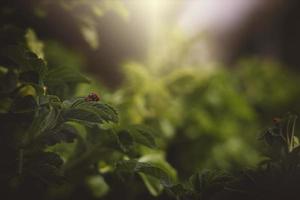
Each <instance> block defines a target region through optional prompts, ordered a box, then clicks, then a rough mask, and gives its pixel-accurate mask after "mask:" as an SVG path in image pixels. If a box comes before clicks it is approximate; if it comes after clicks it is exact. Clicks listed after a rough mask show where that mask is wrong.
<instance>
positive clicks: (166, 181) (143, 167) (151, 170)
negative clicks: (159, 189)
mask: <svg viewBox="0 0 300 200" xmlns="http://www.w3.org/2000/svg"><path fill="white" fill-rule="evenodd" d="M116 170H117V172H119V173H121V174H122V173H143V174H145V175H148V176H151V177H154V178H156V179H158V180H159V181H160V183H161V184H162V185H163V186H164V187H171V186H172V185H173V181H172V179H171V178H170V177H169V175H168V174H167V173H166V172H164V171H163V170H162V169H160V168H158V167H155V166H153V165H151V164H149V163H144V162H138V161H136V160H124V161H120V162H118V163H117V165H116Z"/></svg>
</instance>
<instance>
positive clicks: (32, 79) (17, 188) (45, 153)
mask: <svg viewBox="0 0 300 200" xmlns="http://www.w3.org/2000/svg"><path fill="white" fill-rule="evenodd" d="M25 35H26V34H25V31H22V30H19V29H17V28H15V27H12V26H4V27H2V29H1V31H0V41H1V51H0V61H1V63H0V65H1V68H0V70H1V71H0V85H1V88H0V103H1V109H0V121H1V122H0V127H1V138H0V152H1V153H0V154H1V158H2V159H1V161H0V166H1V172H0V184H1V195H3V196H6V195H7V196H8V197H7V198H9V199H14V198H15V199H19V198H20V197H22V198H25V197H27V198H34V199H42V198H54V199H55V197H57V196H60V195H62V193H61V191H59V186H61V185H65V186H66V185H68V183H71V182H75V183H76V182H83V180H84V179H85V178H86V177H87V176H95V175H97V176H101V175H103V174H104V173H105V171H106V172H107V171H109V172H111V173H115V172H117V173H118V174H120V175H121V174H124V173H121V172H124V171H126V173H139V174H141V175H143V176H150V177H154V178H156V179H158V180H161V181H160V182H161V184H163V185H167V184H170V182H169V181H168V180H167V179H169V176H168V174H167V173H165V172H164V171H163V170H161V169H160V168H158V167H155V166H154V165H153V164H150V163H144V162H138V161H137V160H138V158H139V157H140V156H141V152H140V151H139V148H140V147H141V146H145V147H148V148H155V147H156V143H155V139H154V137H153V134H152V133H151V131H150V130H148V129H147V128H145V127H143V126H138V125H136V126H128V125H127V126H126V127H120V126H119V125H118V121H119V117H118V113H117V111H116V110H115V109H114V108H113V107H111V106H110V105H108V104H106V103H104V102H102V101H99V97H97V96H95V95H96V94H91V95H89V96H87V97H76V98H71V99H66V100H62V99H61V98H60V97H59V96H56V95H53V94H51V93H50V91H55V88H57V85H59V86H62V87H65V88H67V87H68V86H69V85H70V86H72V85H75V84H77V83H80V82H87V81H88V80H87V79H86V78H84V77H83V76H82V75H80V74H79V73H78V72H74V71H71V70H68V69H66V68H55V69H51V68H50V69H48V67H47V64H46V61H45V60H44V59H42V58H41V57H38V56H37V54H35V53H34V52H33V50H32V49H31V48H30V45H28V40H27V39H26V38H25V37H24V36H25ZM103 168H106V170H104V169H103ZM107 169H108V170H107ZM69 185H70V184H69ZM74 189H76V188H73V190H74ZM73 190H72V188H71V191H68V190H64V191H63V193H64V195H68V194H66V193H69V195H70V194H71V193H72V191H73ZM100 195H103V194H100Z"/></svg>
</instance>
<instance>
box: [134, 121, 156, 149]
mask: <svg viewBox="0 0 300 200" xmlns="http://www.w3.org/2000/svg"><path fill="white" fill-rule="evenodd" d="M128 130H129V132H130V134H131V136H132V138H133V139H134V141H135V142H136V143H139V144H142V145H145V146H147V147H149V148H155V147H156V143H155V138H154V137H153V135H154V134H153V132H152V130H151V129H150V128H148V127H145V126H141V125H135V126H131V127H129V128H128Z"/></svg>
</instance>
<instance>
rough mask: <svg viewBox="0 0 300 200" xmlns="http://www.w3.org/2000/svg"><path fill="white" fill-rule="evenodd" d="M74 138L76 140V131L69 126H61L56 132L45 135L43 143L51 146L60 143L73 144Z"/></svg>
mask: <svg viewBox="0 0 300 200" xmlns="http://www.w3.org/2000/svg"><path fill="white" fill-rule="evenodd" d="M75 138H77V130H76V129H75V128H74V127H73V126H71V125H69V124H63V125H62V126H61V127H60V128H59V129H58V130H56V131H50V132H49V133H47V135H46V136H45V137H44V138H43V142H44V143H45V144H46V145H49V146H52V145H55V144H57V143H61V142H66V143H70V142H74V140H75Z"/></svg>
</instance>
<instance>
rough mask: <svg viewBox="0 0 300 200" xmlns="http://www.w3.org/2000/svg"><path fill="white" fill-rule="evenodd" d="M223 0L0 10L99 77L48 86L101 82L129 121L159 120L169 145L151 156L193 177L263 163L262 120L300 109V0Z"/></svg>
mask: <svg viewBox="0 0 300 200" xmlns="http://www.w3.org/2000/svg"><path fill="white" fill-rule="evenodd" d="M222 2H225V1H224V0H223V1H221V2H219V3H218V2H216V1H211V2H210V3H208V1H203V2H200V1H199V2H198V3H196V1H179V0H178V1H175V0H174V1H168V0H166V1H164V0H161V1H156V0H153V1H152V0H141V1H137V0H136V1H134V0H127V1H126V0H124V1H122V0H90V1H84V0H70V1H67V0H56V1H53V0H51V1H50V0H40V1H35V0H28V1H16V0H15V1H3V2H1V11H0V13H1V23H2V25H3V24H5V23H8V24H9V23H12V24H16V25H18V26H21V27H30V28H31V29H30V30H31V31H30V32H29V34H28V37H30V38H29V40H30V41H31V45H32V49H35V50H36V53H38V55H40V56H42V57H44V58H45V59H46V60H47V64H48V66H49V68H53V69H55V68H58V67H68V68H76V69H80V70H81V71H82V72H84V73H85V75H86V76H87V77H89V78H90V80H91V83H92V84H91V85H88V84H77V83H76V82H69V83H61V82H60V80H59V79H58V80H56V82H55V83H57V85H56V88H52V91H49V92H51V93H56V94H57V95H59V96H62V97H64V98H68V97H71V96H73V95H79V96H86V95H87V94H88V93H90V92H96V93H98V94H99V95H100V97H101V99H102V100H103V101H105V102H109V103H111V104H112V105H114V106H115V107H116V108H117V110H118V112H119V113H120V118H121V122H120V123H121V124H124V125H126V124H144V125H148V126H150V127H152V129H153V130H154V132H155V134H156V137H157V142H158V144H159V145H158V146H159V148H158V149H157V150H149V149H143V150H142V151H143V154H144V156H143V157H142V158H141V159H142V160H145V161H148V160H152V161H153V162H157V163H160V164H161V165H162V166H164V167H165V168H166V169H168V170H171V171H172V170H173V171H172V174H173V175H174V176H177V177H178V179H179V180H184V179H186V178H187V177H189V176H190V175H191V174H192V173H193V172H195V171H197V170H203V169H207V168H209V169H221V170H235V169H237V168H239V167H241V166H243V167H251V166H254V165H255V164H257V163H258V162H259V161H260V160H261V159H262V158H261V156H260V154H259V153H258V152H259V149H260V144H259V142H258V141H257V138H258V136H259V134H260V132H261V130H263V129H264V128H265V127H267V126H268V125H269V124H271V123H272V118H273V117H277V116H280V115H282V114H284V113H286V112H294V113H296V114H297V113H299V111H300V107H299V103H298V99H299V97H300V90H299V85H300V79H299V73H298V69H297V67H298V63H299V58H298V57H297V56H298V55H297V54H298V53H296V50H295V49H296V47H299V45H298V44H299V41H300V39H299V35H297V34H295V33H299V25H298V24H297V19H298V18H297V16H298V15H299V14H298V13H297V12H295V10H294V7H295V5H299V3H297V1H289V2H284V1H278V2H280V3H277V4H275V3H271V2H269V1H261V2H264V3H261V4H259V3H257V4H255V3H245V2H248V1H244V3H240V2H243V1H242V0H241V1H238V0H236V1H234V3H228V2H227V3H228V4H226V5H227V6H225V7H223V8H222V6H220V5H222ZM249 2H250V1H249ZM253 2H254V1H253ZM223 4H224V3H223ZM231 4H235V6H236V7H234V5H231ZM244 10H247V12H242V11H244ZM205 12H207V13H205ZM199 13H200V14H199ZM230 14H231V15H230ZM212 16H214V17H213V18H212ZM253 16H260V18H259V17H255V18H254V17H253ZM258 18H259V19H258ZM262 18H263V20H261V19H262ZM287 21H289V23H285V22H287ZM283 27H284V30H285V31H279V30H283ZM61 79H63V77H61ZM50 90H51V88H50ZM64 151H65V150H64ZM66 152H67V151H66ZM66 154H67V153H66ZM66 156H67V155H66ZM167 162H168V163H169V164H167ZM87 184H88V185H89V187H90V188H92V190H93V188H94V187H95V188H96V189H95V190H93V191H94V193H93V194H94V195H95V196H96V197H101V196H102V195H103V194H106V193H107V192H108V191H109V189H108V186H107V185H106V183H105V181H104V180H102V177H100V178H99V177H98V178H97V177H90V178H89V179H88V181H87ZM99 185H100V186H99ZM149 187H150V186H148V189H149ZM99 188H102V189H101V190H99ZM150 190H151V189H150ZM132 192H134V191H132ZM152 193H153V194H155V191H152ZM110 195H112V196H113V194H110ZM111 198H112V197H111Z"/></svg>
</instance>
